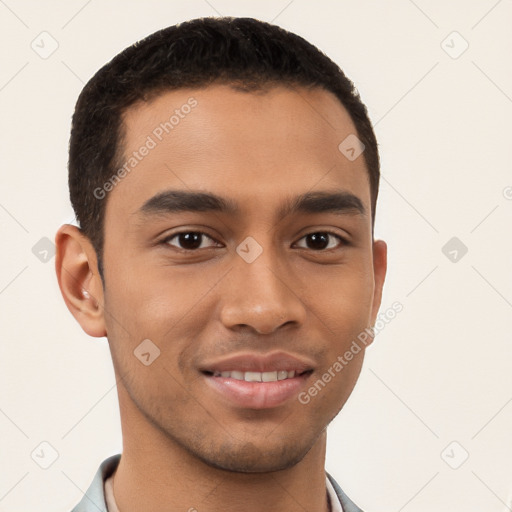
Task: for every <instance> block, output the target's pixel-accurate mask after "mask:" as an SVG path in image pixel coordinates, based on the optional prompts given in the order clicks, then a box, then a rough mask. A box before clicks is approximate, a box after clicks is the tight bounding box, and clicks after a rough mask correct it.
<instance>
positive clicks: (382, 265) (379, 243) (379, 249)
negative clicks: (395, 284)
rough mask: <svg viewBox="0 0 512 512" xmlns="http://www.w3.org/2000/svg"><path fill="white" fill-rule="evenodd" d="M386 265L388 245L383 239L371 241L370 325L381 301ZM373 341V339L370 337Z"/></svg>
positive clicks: (375, 317)
mask: <svg viewBox="0 0 512 512" xmlns="http://www.w3.org/2000/svg"><path fill="white" fill-rule="evenodd" d="M387 266H388V247H387V245H386V242H384V240H375V241H374V242H373V279H374V290H373V303H372V313H371V325H375V322H376V321H377V315H378V313H379V308H380V304H381V301H382V289H383V287H384V280H385V279H386V271H387ZM372 341H373V339H372Z"/></svg>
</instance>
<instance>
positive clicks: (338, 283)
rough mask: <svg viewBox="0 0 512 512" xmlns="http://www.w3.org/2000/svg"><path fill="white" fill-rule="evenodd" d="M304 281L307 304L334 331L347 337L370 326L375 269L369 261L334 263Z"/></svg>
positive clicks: (326, 327)
mask: <svg viewBox="0 0 512 512" xmlns="http://www.w3.org/2000/svg"><path fill="white" fill-rule="evenodd" d="M303 284H304V290H305V302H306V306H307V307H308V309H310V310H311V311H312V312H314V316H316V317H317V318H319V319H321V320H322V322H323V323H324V328H325V329H327V330H328V331H331V333H332V334H333V335H334V334H335V335H336V336H337V337H339V338H341V339H347V337H348V336H351V335H354V334H357V332H358V331H360V330H362V329H364V328H365V327H368V326H369V322H370V315H371V307H372V299H373V273H372V270H371V268H369V267H368V266H367V265H357V266H355V265H350V266H349V265H347V266H340V267H337V268H336V267H333V268H332V269H330V270H329V271H328V272H327V271H322V272H321V273H317V275H316V276H315V277H314V278H311V279H305V280H304V283H303Z"/></svg>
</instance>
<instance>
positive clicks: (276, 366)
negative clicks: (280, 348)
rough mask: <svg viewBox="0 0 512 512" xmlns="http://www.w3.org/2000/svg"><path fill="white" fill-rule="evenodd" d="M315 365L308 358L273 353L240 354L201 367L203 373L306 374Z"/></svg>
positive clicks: (284, 353)
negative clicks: (293, 372) (282, 372)
mask: <svg viewBox="0 0 512 512" xmlns="http://www.w3.org/2000/svg"><path fill="white" fill-rule="evenodd" d="M313 367H314V365H313V363H312V362H311V361H310V360H308V359H307V358H304V357H300V356H294V355H292V354H289V353H286V352H272V353H269V354H257V353H254V352H252V353H250V352H247V353H240V354H235V355H232V356H229V357H226V358H224V359H218V360H215V361H211V362H207V363H205V364H204V365H201V368H200V370H201V371H203V372H211V373H215V372H227V371H233V370H239V371H243V372H274V371H279V370H286V371H292V370H295V372H296V373H298V374H300V373H304V372H306V371H309V370H312V369H313Z"/></svg>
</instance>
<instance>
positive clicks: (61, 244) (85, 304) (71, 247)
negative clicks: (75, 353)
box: [55, 224, 107, 338]
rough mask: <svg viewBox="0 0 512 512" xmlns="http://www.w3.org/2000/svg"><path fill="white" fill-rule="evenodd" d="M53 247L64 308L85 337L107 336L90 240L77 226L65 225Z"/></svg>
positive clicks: (101, 296)
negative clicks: (54, 247)
mask: <svg viewBox="0 0 512 512" xmlns="http://www.w3.org/2000/svg"><path fill="white" fill-rule="evenodd" d="M55 245H56V256H55V271H56V272H57V280H58V282H59V288H60V291H61V293H62V297H63V298H64V302H65V303H66V306H67V307H68V309H69V311H71V314H72V315H73V316H74V317H75V319H76V320H77V322H78V323H79V324H80V326H81V327H82V329H83V330H84V331H85V332H86V333H87V334H89V335H90V336H94V337H97V338H101V337H103V336H106V335H107V331H106V327H105V317H104V296H103V285H102V281H101V276H100V275H99V272H98V261H97V258H96V251H95V250H94V247H93V246H92V244H91V241H90V240H89V238H88V237H86V236H85V235H84V234H83V233H82V232H81V231H80V229H79V228H77V227H76V226H72V225H71V224H64V225H62V226H61V227H60V228H59V230H58V231H57V234H56V236H55Z"/></svg>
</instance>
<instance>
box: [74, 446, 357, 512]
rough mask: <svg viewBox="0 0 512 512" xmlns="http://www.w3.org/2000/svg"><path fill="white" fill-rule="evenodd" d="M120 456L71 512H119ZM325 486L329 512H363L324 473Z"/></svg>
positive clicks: (104, 468)
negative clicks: (115, 481)
mask: <svg viewBox="0 0 512 512" xmlns="http://www.w3.org/2000/svg"><path fill="white" fill-rule="evenodd" d="M120 460H121V455H120V454H118V455H113V456H112V457H109V458H108V459H106V460H104V461H103V462H102V464H101V466H100V467H99V469H98V471H97V472H96V475H95V476H94V479H93V481H92V483H91V485H90V487H89V489H88V490H87V492H86V493H85V494H84V497H83V498H82V500H81V501H80V503H78V505H77V506H76V507H75V508H74V509H73V510H72V512H98V511H99V512H119V509H118V508H117V505H116V503H115V499H114V494H113V492H112V481H111V480H110V477H111V476H112V475H113V473H114V472H115V470H116V468H117V466H118V464H119V461H120ZM325 484H326V488H327V496H328V498H329V502H330V505H331V512H363V511H362V510H361V509H360V508H358V507H357V506H356V505H355V504H354V503H352V501H350V499H349V498H348V497H347V495H346V494H345V493H344V492H343V491H342V490H341V488H340V487H339V485H338V484H337V482H336V481H335V480H334V478H333V477H332V476H331V475H329V473H327V472H326V478H325Z"/></svg>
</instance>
